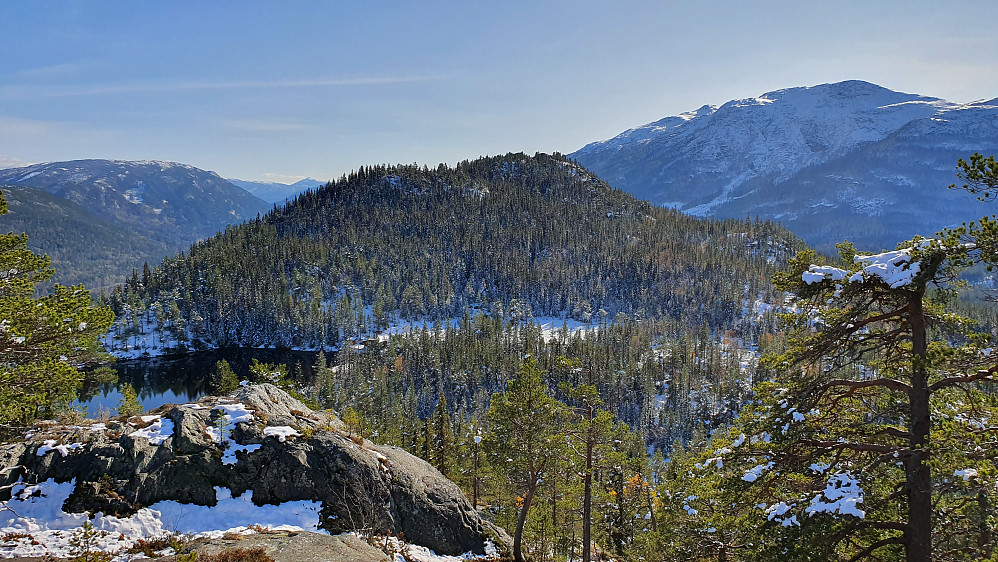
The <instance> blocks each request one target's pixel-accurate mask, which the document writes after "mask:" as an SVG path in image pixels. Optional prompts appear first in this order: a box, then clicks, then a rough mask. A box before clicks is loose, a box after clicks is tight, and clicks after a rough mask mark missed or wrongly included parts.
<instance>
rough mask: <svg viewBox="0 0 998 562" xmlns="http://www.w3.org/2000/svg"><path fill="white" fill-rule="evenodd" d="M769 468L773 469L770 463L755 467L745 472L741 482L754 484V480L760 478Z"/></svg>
mask: <svg viewBox="0 0 998 562" xmlns="http://www.w3.org/2000/svg"><path fill="white" fill-rule="evenodd" d="M771 468H773V463H771V462H770V463H766V464H760V465H756V466H754V467H752V468H750V469H748V470H746V471H745V474H744V475H743V476H742V480H744V481H746V482H755V481H756V480H758V479H759V477H760V476H762V473H763V472H766V471H767V470H769V469H771Z"/></svg>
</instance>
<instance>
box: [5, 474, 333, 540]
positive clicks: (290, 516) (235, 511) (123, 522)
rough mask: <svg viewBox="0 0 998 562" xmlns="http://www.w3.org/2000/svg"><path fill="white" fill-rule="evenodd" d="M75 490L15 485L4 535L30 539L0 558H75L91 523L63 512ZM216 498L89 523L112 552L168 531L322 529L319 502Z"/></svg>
mask: <svg viewBox="0 0 998 562" xmlns="http://www.w3.org/2000/svg"><path fill="white" fill-rule="evenodd" d="M73 487H74V482H72V481H71V482H64V483H61V484H58V483H56V482H55V481H54V480H47V481H45V482H42V483H41V484H38V485H34V486H28V485H24V484H20V485H16V486H15V487H14V489H13V490H12V497H11V500H10V501H8V502H7V507H8V510H7V511H2V512H0V536H2V535H8V534H11V533H24V534H29V535H31V537H32V538H31V539H27V538H25V539H21V540H17V541H16V545H15V546H13V547H11V546H2V547H0V556H2V557H21V556H45V555H54V556H59V557H68V556H71V555H72V551H71V548H70V544H69V541H70V539H71V538H72V534H73V531H75V530H76V529H79V528H80V526H82V525H83V523H84V522H85V521H87V514H86V513H66V512H64V511H62V505H63V503H64V502H65V501H66V499H67V498H69V495H70V494H71V493H72V491H73ZM215 497H216V499H217V500H218V504H217V505H216V506H215V507H206V506H199V505H192V504H181V503H178V502H175V501H163V502H157V503H155V504H153V505H151V506H149V507H146V508H142V509H140V510H139V511H138V512H137V513H136V514H135V515H132V516H131V517H123V518H122V517H114V516H111V515H108V516H105V515H103V514H100V513H98V514H97V515H96V516H95V517H94V518H93V519H91V520H90V522H91V524H93V526H94V529H96V530H97V531H104V532H105V533H102V534H103V535H104V536H103V537H101V539H100V541H99V544H100V546H99V548H100V550H102V551H105V552H112V553H113V552H118V551H123V550H124V549H127V548H128V547H130V546H131V545H132V544H134V542H135V541H136V540H138V539H140V538H151V537H161V536H164V535H166V534H168V533H182V534H196V535H206V536H211V537H221V536H222V535H223V534H224V533H225V532H226V531H233V532H240V531H245V530H246V529H247V527H248V526H249V525H260V526H263V527H270V528H277V527H283V528H285V529H288V530H307V531H317V530H318V529H317V526H318V523H319V509H320V507H321V505H320V504H319V503H318V502H310V501H298V502H287V503H283V504H280V505H263V506H257V505H254V504H253V501H252V500H253V492H252V491H248V492H246V493H245V494H243V495H242V496H240V497H238V498H233V497H232V493H231V492H230V491H229V490H227V489H225V488H218V487H216V488H215ZM121 537H124V539H122V538H121ZM32 542H37V543H38V544H31V543H32ZM6 544H8V545H9V544H10V543H9V542H8V543H6Z"/></svg>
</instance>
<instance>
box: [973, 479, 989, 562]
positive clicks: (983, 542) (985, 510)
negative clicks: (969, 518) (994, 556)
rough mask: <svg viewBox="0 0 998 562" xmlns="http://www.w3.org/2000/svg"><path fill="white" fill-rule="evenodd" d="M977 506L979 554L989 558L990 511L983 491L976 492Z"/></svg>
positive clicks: (986, 495)
mask: <svg viewBox="0 0 998 562" xmlns="http://www.w3.org/2000/svg"><path fill="white" fill-rule="evenodd" d="M977 506H978V508H980V510H981V515H980V523H979V524H978V525H979V530H980V536H979V537H978V541H979V542H980V551H981V552H980V554H981V558H991V552H992V550H993V549H992V548H991V526H990V525H988V515H989V514H990V513H991V505H990V502H989V501H988V494H987V492H985V491H983V490H982V491H980V492H978V493H977Z"/></svg>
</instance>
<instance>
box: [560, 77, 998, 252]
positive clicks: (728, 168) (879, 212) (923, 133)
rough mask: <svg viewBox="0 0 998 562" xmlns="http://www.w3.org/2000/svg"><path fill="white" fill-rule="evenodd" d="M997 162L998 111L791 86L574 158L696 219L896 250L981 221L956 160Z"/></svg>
mask: <svg viewBox="0 0 998 562" xmlns="http://www.w3.org/2000/svg"><path fill="white" fill-rule="evenodd" d="M975 151H976V152H982V153H985V154H992V153H995V152H998V101H996V100H991V101H981V102H974V103H969V104H958V103H954V102H950V101H946V100H942V99H938V98H932V97H925V96H920V95H916V94H907V93H902V92H895V91H892V90H889V89H886V88H882V87H880V86H877V85H874V84H870V83H867V82H861V81H855V80H854V81H847V82H840V83H835V84H822V85H818V86H813V87H807V88H789V89H785V90H777V91H774V92H769V93H766V94H763V95H761V96H759V97H756V98H748V99H742V100H733V101H730V102H727V103H725V104H723V105H721V106H719V107H715V106H709V105H707V106H703V107H701V108H700V109H698V110H696V111H694V112H689V113H684V114H681V115H678V116H675V117H667V118H665V119H662V120H659V121H656V122H654V123H649V124H647V125H644V126H641V127H637V128H634V129H630V130H628V131H625V132H624V133H621V134H620V135H618V136H616V137H614V138H613V139H610V140H606V141H601V142H595V143H592V144H589V145H587V146H586V147H584V148H582V149H581V150H579V151H577V152H575V153H573V154H571V155H570V156H571V157H572V158H574V159H576V160H577V161H578V162H579V163H581V164H582V165H584V166H586V167H588V168H589V169H591V170H593V172H595V173H596V174H598V175H599V176H600V177H601V178H603V179H605V180H606V181H607V182H609V183H610V184H611V185H613V186H615V187H618V188H620V189H623V190H625V191H628V192H630V193H632V194H634V195H636V196H638V197H641V198H646V199H648V200H650V201H652V202H653V203H655V204H657V205H663V206H668V207H675V208H678V209H681V210H683V211H684V212H687V213H690V214H693V215H698V216H715V217H722V218H723V217H729V218H743V217H746V216H751V217H755V216H759V217H761V218H766V219H773V220H778V221H780V222H781V223H782V224H784V225H786V226H787V227H788V228H790V229H791V230H793V231H794V232H795V233H796V234H798V235H800V236H801V237H803V238H804V239H805V241H807V242H808V243H810V244H813V245H816V246H817V247H819V248H820V249H824V250H830V249H832V247H833V245H834V243H836V242H839V241H841V240H843V239H845V238H849V239H850V240H851V241H853V242H856V243H857V245H858V246H859V247H868V248H873V249H877V248H881V247H885V248H893V247H894V244H895V243H896V242H898V241H900V240H903V239H906V238H910V237H911V236H913V235H915V234H922V235H925V234H932V233H933V232H936V231H938V230H939V229H941V228H943V227H946V226H951V225H954V224H959V223H961V222H963V221H965V220H970V219H974V218H977V217H978V216H980V215H981V214H983V212H982V210H981V209H980V208H979V206H978V203H977V201H976V200H975V199H974V198H973V197H971V196H968V195H967V194H965V193H962V192H959V193H958V192H954V191H948V190H947V189H946V186H948V185H950V184H951V183H953V182H954V180H955V175H954V167H955V165H956V161H957V159H958V158H961V157H963V158H966V157H967V156H968V155H969V154H971V153H973V152H975Z"/></svg>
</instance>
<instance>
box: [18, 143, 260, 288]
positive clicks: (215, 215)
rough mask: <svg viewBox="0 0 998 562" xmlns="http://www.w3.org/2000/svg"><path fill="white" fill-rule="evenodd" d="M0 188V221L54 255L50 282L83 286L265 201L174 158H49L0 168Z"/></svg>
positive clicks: (105, 281)
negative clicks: (1, 211) (0, 205)
mask: <svg viewBox="0 0 998 562" xmlns="http://www.w3.org/2000/svg"><path fill="white" fill-rule="evenodd" d="M0 186H4V187H3V190H4V195H5V197H7V199H8V202H9V203H10V214H9V215H6V216H4V217H2V218H0V227H2V228H7V229H11V230H16V231H18V232H21V231H23V232H27V233H28V234H29V236H30V239H29V243H30V244H31V245H32V246H33V247H36V248H38V249H40V250H42V251H44V252H46V253H48V254H50V256H51V257H52V258H53V265H55V266H56V271H57V278H56V280H57V281H60V282H64V283H79V282H83V283H85V284H86V285H87V286H88V287H96V286H106V285H109V284H112V283H114V282H118V281H120V280H121V279H122V278H123V277H124V275H126V274H127V273H128V272H129V271H130V270H131V268H133V267H141V266H142V262H143V261H146V260H148V261H150V262H151V263H156V262H158V261H159V260H161V259H162V258H163V257H164V256H166V255H168V254H172V253H175V252H178V251H181V250H185V249H187V247H189V246H190V244H191V243H193V242H195V241H197V240H200V239H202V238H206V237H208V236H211V235H213V234H215V233H216V232H218V231H219V230H221V229H223V228H224V227H225V225H227V224H237V223H240V222H242V221H244V220H247V219H250V218H255V217H256V216H257V214H258V213H261V212H265V211H267V210H268V209H270V207H271V206H270V205H269V204H268V203H267V202H265V201H263V200H261V199H259V198H257V197H255V196H253V195H252V194H250V193H248V192H247V191H246V190H244V189H242V188H239V187H236V186H234V185H232V184H231V183H229V182H228V181H226V180H224V179H222V178H221V177H219V176H218V174H215V173H214V172H206V171H204V170H200V169H198V168H195V167H193V166H188V165H186V164H177V163H173V162H155V161H141V162H126V161H118V160H77V161H72V162H50V163H45V164H36V165H33V166H26V167H23V168H10V169H6V170H0ZM55 217H62V218H61V219H57V220H53V219H55Z"/></svg>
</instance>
